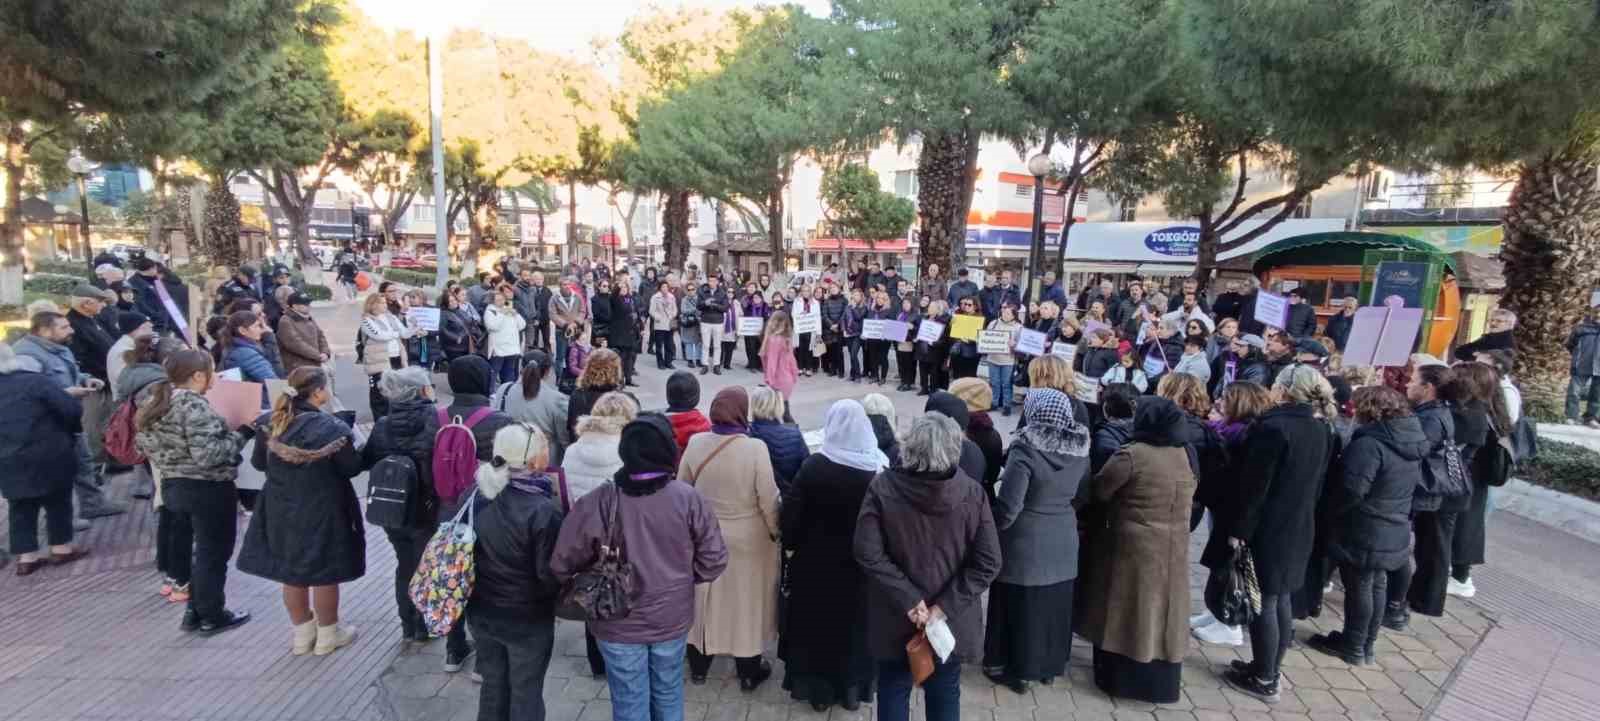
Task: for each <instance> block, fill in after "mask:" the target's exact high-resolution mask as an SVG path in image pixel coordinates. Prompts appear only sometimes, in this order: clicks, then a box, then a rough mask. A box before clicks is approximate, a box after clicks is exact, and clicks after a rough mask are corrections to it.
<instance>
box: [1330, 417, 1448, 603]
mask: <svg viewBox="0 0 1600 721" xmlns="http://www.w3.org/2000/svg"><path fill="white" fill-rule="evenodd" d="M1427 453H1428V437H1427V436H1426V435H1424V434H1423V432H1422V423H1421V422H1420V421H1418V420H1417V418H1416V417H1415V416H1404V417H1401V418H1391V419H1389V420H1387V421H1381V422H1378V423H1369V424H1367V425H1364V426H1361V427H1359V428H1357V429H1356V432H1355V435H1354V436H1352V437H1351V439H1350V444H1349V445H1348V446H1346V447H1345V449H1344V453H1343V454H1341V455H1340V461H1339V466H1340V468H1341V470H1342V472H1341V473H1340V474H1339V476H1340V477H1339V478H1337V479H1334V480H1333V481H1332V484H1336V485H1334V487H1333V488H1332V489H1331V491H1330V493H1329V494H1328V499H1329V505H1328V508H1327V509H1326V511H1325V512H1326V515H1327V518H1328V519H1329V521H1330V523H1329V525H1330V534H1329V535H1330V539H1329V543H1328V556H1329V557H1330V558H1332V559H1333V560H1334V561H1335V562H1338V563H1342V564H1349V565H1353V566H1356V567H1357V568H1381V569H1383V570H1385V571H1392V570H1394V569H1396V568H1399V567H1400V566H1402V565H1404V564H1406V563H1408V562H1410V559H1411V496H1412V494H1413V493H1414V492H1415V489H1416V487H1417V484H1419V483H1421V482H1422V459H1423V458H1424V457H1425V456H1427Z"/></svg>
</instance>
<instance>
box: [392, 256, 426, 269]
mask: <svg viewBox="0 0 1600 721" xmlns="http://www.w3.org/2000/svg"><path fill="white" fill-rule="evenodd" d="M389 267H390V268H421V267H422V263H420V262H418V261H417V259H416V258H414V257H412V256H411V254H410V253H394V254H391V255H390V256H389Z"/></svg>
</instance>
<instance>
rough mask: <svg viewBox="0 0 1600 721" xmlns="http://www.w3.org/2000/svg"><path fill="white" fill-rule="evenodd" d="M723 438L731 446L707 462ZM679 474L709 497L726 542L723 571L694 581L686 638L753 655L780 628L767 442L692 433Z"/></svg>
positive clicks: (711, 649) (712, 650)
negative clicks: (690, 622) (691, 622)
mask: <svg viewBox="0 0 1600 721" xmlns="http://www.w3.org/2000/svg"><path fill="white" fill-rule="evenodd" d="M723 443H728V447H727V448H724V449H723V450H722V452H720V453H717V454H716V457H715V458H712V459H711V462H710V463H709V464H705V462H706V459H707V458H709V457H710V456H711V454H712V453H713V452H714V451H716V449H717V447H718V446H720V445H722V444H723ZM702 464H705V468H703V469H702V468H701V467H700V466H701V465H702ZM696 471H698V475H697V474H696ZM678 478H680V479H682V480H683V481H684V482H685V483H688V484H690V485H692V486H694V487H695V488H696V489H698V490H699V491H700V495H702V496H705V499H706V500H707V501H709V502H710V503H711V508H712V509H713V510H714V511H716V514H717V522H718V523H719V524H720V525H721V527H722V539H723V541H724V542H725V543H727V545H728V570H726V571H724V572H723V573H722V576H721V577H719V578H718V579H717V580H715V581H712V582H711V583H706V584H701V585H699V586H696V587H695V592H694V601H695V603H694V611H695V613H694V626H692V627H691V628H690V629H689V645H691V646H694V647H695V648H697V649H699V650H700V651H701V653H705V654H710V655H716V654H730V655H733V656H755V655H758V654H760V653H761V652H762V651H764V650H765V649H766V645H767V642H768V641H771V640H772V639H773V638H775V637H776V636H777V633H778V540H777V539H778V484H777V483H776V481H775V480H774V479H773V475H772V461H771V459H770V458H769V457H768V455H767V447H766V444H765V443H762V442H761V441H760V440H757V439H755V438H750V437H748V436H719V435H717V434H715V433H699V434H696V435H695V436H694V437H693V438H690V439H689V446H688V447H687V448H685V449H684V451H683V459H682V460H681V461H679V463H678Z"/></svg>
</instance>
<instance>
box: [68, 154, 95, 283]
mask: <svg viewBox="0 0 1600 721" xmlns="http://www.w3.org/2000/svg"><path fill="white" fill-rule="evenodd" d="M94 169H95V164H94V163H91V162H89V161H88V159H86V158H84V157H83V156H82V155H79V154H77V153H73V154H72V157H70V158H67V170H70V171H72V174H73V176H75V177H76V178H77V179H78V215H79V218H78V223H79V225H78V232H79V233H80V234H81V235H82V236H83V262H84V263H85V264H87V265H88V266H89V270H91V271H92V270H94V248H93V247H92V246H91V245H90V244H89V180H88V179H89V174H90V173H92V172H94Z"/></svg>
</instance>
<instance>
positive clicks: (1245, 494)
mask: <svg viewBox="0 0 1600 721" xmlns="http://www.w3.org/2000/svg"><path fill="white" fill-rule="evenodd" d="M1272 399H1273V400H1274V401H1276V402H1277V406H1276V407H1274V408H1273V409H1272V410H1269V411H1267V412H1266V413H1262V414H1261V415H1260V416H1257V417H1256V422H1255V424H1254V425H1253V426H1251V428H1250V431H1249V433H1248V434H1246V436H1245V441H1244V448H1243V453H1244V457H1245V458H1248V459H1250V462H1249V463H1248V464H1246V465H1245V466H1244V469H1243V471H1244V472H1243V473H1242V474H1241V475H1240V477H1239V478H1238V480H1237V482H1235V483H1234V484H1233V486H1232V487H1231V491H1232V493H1231V494H1230V495H1229V496H1228V498H1227V499H1226V500H1224V501H1222V502H1220V503H1218V505H1217V506H1215V507H1214V508H1213V509H1212V511H1213V513H1215V514H1216V518H1217V522H1218V523H1220V524H1223V526H1224V527H1225V528H1227V529H1228V544H1229V545H1230V546H1231V547H1234V548H1237V547H1239V546H1240V545H1245V546H1248V547H1249V548H1250V552H1251V555H1252V557H1253V558H1254V560H1255V565H1256V581H1257V583H1258V584H1259V585H1260V587H1261V615H1260V616H1258V617H1257V618H1256V619H1255V620H1254V621H1252V622H1251V623H1250V649H1251V654H1252V658H1253V660H1252V661H1251V662H1250V663H1248V664H1247V663H1244V662H1242V661H1240V662H1238V663H1236V664H1235V666H1234V667H1233V668H1230V669H1228V670H1226V671H1224V672H1223V679H1224V680H1225V681H1227V682H1228V685H1230V686H1233V687H1234V688H1235V689H1238V690H1239V691H1242V692H1244V693H1247V694H1250V695H1252V696H1255V697H1257V698H1260V699H1263V700H1268V701H1274V700H1277V698H1278V673H1279V670H1280V667H1281V666H1282V662H1283V654H1284V652H1286V651H1288V650H1289V645H1290V643H1291V642H1293V640H1294V609H1293V606H1292V601H1291V598H1290V596H1291V595H1292V594H1293V593H1294V592H1295V591H1296V590H1299V589H1300V588H1301V586H1302V585H1304V583H1305V579H1306V567H1307V565H1308V564H1309V563H1310V561H1311V553H1312V550H1313V546H1314V541H1315V534H1316V512H1317V500H1318V499H1319V498H1320V497H1321V496H1322V486H1323V481H1324V480H1325V479H1326V478H1327V475H1328V467H1329V465H1330V464H1331V462H1332V461H1333V458H1334V453H1335V452H1336V450H1337V442H1338V438H1337V436H1336V435H1335V434H1334V431H1333V426H1332V425H1331V424H1330V423H1328V422H1327V421H1326V420H1323V419H1324V418H1332V417H1334V416H1335V415H1337V411H1336V410H1335V409H1334V407H1333V389H1332V388H1331V387H1330V386H1329V385H1328V381H1327V379H1325V378H1323V377H1322V374H1321V373H1318V372H1317V370H1316V369H1315V368H1313V367H1311V366H1307V365H1301V364H1298V363H1296V364H1294V365H1292V366H1289V367H1288V368H1285V369H1284V370H1283V371H1282V372H1281V373H1279V374H1278V378H1277V380H1276V381H1274V383H1273V385H1272ZM1318 414H1321V415H1322V418H1318Z"/></svg>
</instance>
